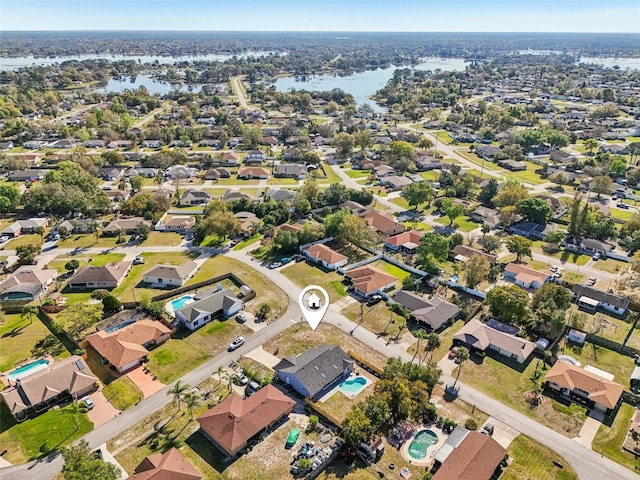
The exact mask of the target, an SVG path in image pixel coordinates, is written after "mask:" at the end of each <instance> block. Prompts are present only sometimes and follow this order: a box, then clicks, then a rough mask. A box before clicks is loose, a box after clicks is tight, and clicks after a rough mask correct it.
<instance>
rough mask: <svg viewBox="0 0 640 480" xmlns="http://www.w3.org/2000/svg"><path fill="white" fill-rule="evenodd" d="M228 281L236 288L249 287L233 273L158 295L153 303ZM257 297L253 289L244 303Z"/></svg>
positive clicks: (245, 297)
mask: <svg viewBox="0 0 640 480" xmlns="http://www.w3.org/2000/svg"><path fill="white" fill-rule="evenodd" d="M226 279H229V280H231V281H232V282H233V283H234V285H235V286H236V287H243V286H246V287H248V285H246V284H245V283H244V282H243V281H242V280H240V278H238V277H237V276H236V275H235V274H233V273H225V274H224V275H219V276H217V277H214V278H210V279H209V280H204V281H202V282H198V283H194V284H192V285H188V286H186V287H180V288H176V289H173V290H169V291H167V292H165V293H160V294H158V295H156V296H155V297H153V298H152V299H151V301H153V302H159V301H161V300H167V299H169V298H172V297H175V296H177V295H181V294H183V293H187V292H191V291H192V290H197V289H199V288H203V287H208V286H209V285H213V284H214V283H218V282H221V281H222V280H226ZM249 288H250V287H249ZM255 296H256V292H255V291H254V290H253V289H251V292H249V293H247V294H245V296H244V297H243V301H245V302H248V301H249V300H251V299H253V298H254V297H255Z"/></svg>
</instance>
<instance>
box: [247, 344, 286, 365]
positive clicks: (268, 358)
mask: <svg viewBox="0 0 640 480" xmlns="http://www.w3.org/2000/svg"><path fill="white" fill-rule="evenodd" d="M245 357H247V358H251V359H252V360H255V361H256V362H258V363H261V364H262V365H264V366H265V367H267V368H270V369H271V370H273V367H275V366H276V365H277V364H278V362H280V359H279V358H278V357H276V356H275V355H272V354H270V353H269V352H265V350H264V349H263V348H262V347H261V346H260V347H258V348H256V349H255V350H251V351H250V352H249V353H247V354H246V355H245Z"/></svg>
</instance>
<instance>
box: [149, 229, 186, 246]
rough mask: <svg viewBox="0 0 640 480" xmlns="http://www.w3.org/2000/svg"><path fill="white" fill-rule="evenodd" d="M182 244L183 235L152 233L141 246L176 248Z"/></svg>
mask: <svg viewBox="0 0 640 480" xmlns="http://www.w3.org/2000/svg"><path fill="white" fill-rule="evenodd" d="M181 243H182V235H180V234H179V233H175V232H151V233H149V236H148V237H147V239H146V240H145V241H144V242H142V243H141V244H140V245H141V246H142V247H157V246H167V247H176V246H178V245H180V244H181Z"/></svg>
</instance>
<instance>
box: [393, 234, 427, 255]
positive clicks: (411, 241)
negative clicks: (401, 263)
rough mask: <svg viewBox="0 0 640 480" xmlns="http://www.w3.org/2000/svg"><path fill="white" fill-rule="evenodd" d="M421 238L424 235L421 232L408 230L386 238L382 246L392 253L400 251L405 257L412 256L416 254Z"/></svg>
mask: <svg viewBox="0 0 640 480" xmlns="http://www.w3.org/2000/svg"><path fill="white" fill-rule="evenodd" d="M423 236H424V233H422V232H419V231H417V230H409V231H406V232H402V233H400V234H398V235H394V236H392V237H389V238H387V239H386V240H385V243H384V246H385V248H387V249H389V250H392V251H394V252H400V251H402V252H404V253H406V254H407V255H413V254H415V253H416V252H417V250H418V247H419V246H420V241H421V240H422V237H423Z"/></svg>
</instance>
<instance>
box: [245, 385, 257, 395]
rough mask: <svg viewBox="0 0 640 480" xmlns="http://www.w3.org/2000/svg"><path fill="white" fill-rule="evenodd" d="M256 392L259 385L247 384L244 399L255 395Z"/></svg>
mask: <svg viewBox="0 0 640 480" xmlns="http://www.w3.org/2000/svg"><path fill="white" fill-rule="evenodd" d="M258 390H260V384H259V383H257V382H249V385H247V386H246V387H245V389H244V395H245V396H246V397H250V396H251V395H253V394H254V393H256V392H257V391H258Z"/></svg>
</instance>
